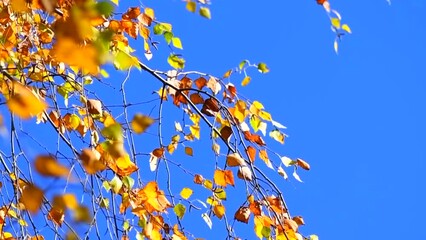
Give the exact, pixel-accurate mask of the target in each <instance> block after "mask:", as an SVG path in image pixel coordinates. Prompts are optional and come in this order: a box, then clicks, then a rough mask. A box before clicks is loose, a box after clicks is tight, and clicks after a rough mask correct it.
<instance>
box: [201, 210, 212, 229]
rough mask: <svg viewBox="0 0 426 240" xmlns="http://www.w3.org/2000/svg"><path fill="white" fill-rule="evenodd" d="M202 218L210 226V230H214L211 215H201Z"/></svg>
mask: <svg viewBox="0 0 426 240" xmlns="http://www.w3.org/2000/svg"><path fill="white" fill-rule="evenodd" d="M201 217H202V218H203V220H204V222H205V223H206V224H207V226H209V228H210V229H212V226H213V222H212V220H211V219H210V217H209V215H208V214H207V213H203V214H201Z"/></svg>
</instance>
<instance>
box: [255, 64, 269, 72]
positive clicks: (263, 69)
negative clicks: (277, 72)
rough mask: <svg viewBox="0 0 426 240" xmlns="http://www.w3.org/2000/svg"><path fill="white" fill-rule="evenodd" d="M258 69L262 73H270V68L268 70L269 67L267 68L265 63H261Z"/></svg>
mask: <svg viewBox="0 0 426 240" xmlns="http://www.w3.org/2000/svg"><path fill="white" fill-rule="evenodd" d="M257 69H258V70H259V72H261V73H268V72H269V68H268V66H266V64H265V63H259V64H257Z"/></svg>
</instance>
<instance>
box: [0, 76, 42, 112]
mask: <svg viewBox="0 0 426 240" xmlns="http://www.w3.org/2000/svg"><path fill="white" fill-rule="evenodd" d="M11 86H12V87H11V89H10V91H11V92H10V95H9V96H10V97H9V99H8V100H7V106H8V107H9V110H10V111H11V112H12V113H14V114H16V115H18V116H19V117H21V118H24V119H27V118H30V117H32V116H36V115H37V114H40V113H42V112H43V111H44V110H46V108H47V105H46V103H45V102H44V101H42V100H41V99H40V98H39V97H38V96H37V95H36V94H35V93H34V92H33V91H31V90H30V89H29V88H28V87H26V86H24V85H22V84H21V83H18V82H15V81H13V82H12V84H11Z"/></svg>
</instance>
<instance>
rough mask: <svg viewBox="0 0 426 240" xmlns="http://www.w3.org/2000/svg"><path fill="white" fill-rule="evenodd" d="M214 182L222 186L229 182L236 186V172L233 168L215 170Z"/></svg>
mask: <svg viewBox="0 0 426 240" xmlns="http://www.w3.org/2000/svg"><path fill="white" fill-rule="evenodd" d="M213 179H214V182H215V183H216V185H219V186H221V187H226V185H227V184H230V185H232V186H234V184H235V183H234V174H233V173H232V171H231V170H219V169H217V170H215V172H214V177H213Z"/></svg>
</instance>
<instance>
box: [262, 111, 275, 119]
mask: <svg viewBox="0 0 426 240" xmlns="http://www.w3.org/2000/svg"><path fill="white" fill-rule="evenodd" d="M259 117H261V118H262V119H263V120H266V121H271V120H272V117H271V114H270V113H268V112H266V111H259Z"/></svg>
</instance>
